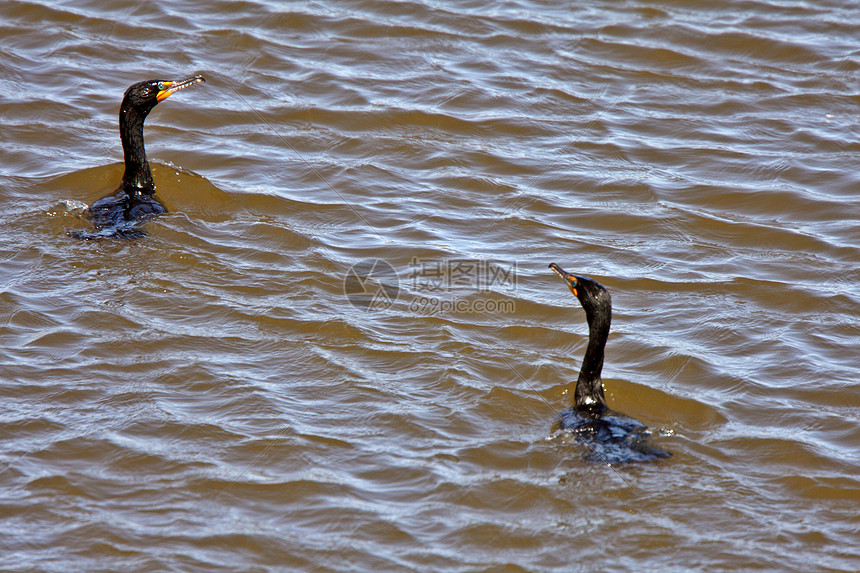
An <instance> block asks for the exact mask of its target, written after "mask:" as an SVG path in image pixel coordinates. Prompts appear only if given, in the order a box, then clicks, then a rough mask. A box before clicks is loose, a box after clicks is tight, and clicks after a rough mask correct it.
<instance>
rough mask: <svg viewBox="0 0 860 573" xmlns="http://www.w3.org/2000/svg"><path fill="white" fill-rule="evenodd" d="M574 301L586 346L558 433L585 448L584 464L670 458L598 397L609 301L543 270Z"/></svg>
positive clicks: (592, 288)
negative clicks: (585, 334) (585, 327)
mask: <svg viewBox="0 0 860 573" xmlns="http://www.w3.org/2000/svg"><path fill="white" fill-rule="evenodd" d="M549 268H551V269H552V270H553V271H554V272H555V274H557V275H558V276H559V277H561V279H562V280H564V282H565V283H566V284H567V286H568V287H569V288H570V291H571V292H572V293H573V295H574V296H575V297H576V298H577V300H579V302H580V304H581V305H582V308H583V310H585V318H586V320H587V321H588V330H589V332H588V346H587V347H586V349H585V356H584V357H583V359H582V367H581V369H580V371H579V377H578V378H577V380H576V390H575V391H574V404H573V408H571V409H569V410H565V411H564V412H562V413H561V415H560V417H559V428H560V429H562V430H569V431H571V432H573V434H574V435H575V436H576V438H577V439H578V440H579V441H580V442H582V443H584V444H586V446H587V447H588V453H587V454H586V456H585V457H586V459H588V460H590V461H598V462H604V463H625V462H642V461H649V460H654V459H659V458H666V457H669V456H671V455H672V454H671V453H670V452H667V451H665V450H661V449H659V448H656V447H654V446H652V445H650V443H649V441H648V436H649V433H648V429H647V428H646V426H645V425H644V424H642V423H641V422H638V421H636V420H634V419H633V418H629V417H627V416H624V415H622V414H618V413H616V412H613V411H611V410H610V409H609V408H608V407H607V405H606V397H605V396H604V394H603V381H602V379H601V373H602V371H603V356H604V349H605V347H606V340H607V338H608V337H609V326H610V323H611V322H612V299H611V297H610V296H609V291H607V290H606V289H605V288H604V287H603V285H601V284H600V283H598V282H597V281H595V280H593V279H590V278H588V277H583V276H578V275H572V274H570V273H568V272H566V271H565V270H564V269H562V268H561V267H560V266H558V265H557V264H555V263H551V264H550V265H549Z"/></svg>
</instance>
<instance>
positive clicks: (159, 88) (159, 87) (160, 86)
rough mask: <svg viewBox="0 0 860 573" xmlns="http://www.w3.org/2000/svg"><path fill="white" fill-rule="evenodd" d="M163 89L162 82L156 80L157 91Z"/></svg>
mask: <svg viewBox="0 0 860 573" xmlns="http://www.w3.org/2000/svg"><path fill="white" fill-rule="evenodd" d="M163 89H164V82H158V91H161V90H163Z"/></svg>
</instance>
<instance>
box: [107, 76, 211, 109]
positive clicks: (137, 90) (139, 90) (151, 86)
mask: <svg viewBox="0 0 860 573" xmlns="http://www.w3.org/2000/svg"><path fill="white" fill-rule="evenodd" d="M205 81H206V80H205V79H204V78H203V76H193V77H190V78H188V79H184V80H180V81H170V80H147V81H145V82H138V83H136V84H134V85H133V86H131V87H129V88H128V89H127V90H125V96H124V97H123V99H122V106H121V109H122V110H129V109H136V110H137V111H138V112H140V113H141V115H143V116H146V114H148V113H149V112H150V111H152V108H154V107H155V106H156V105H158V102H160V101H162V100H164V99H166V98H168V97H170V96H171V95H173V94H175V93H176V92H178V91H179V90H181V89H185V88H187V87H188V86H192V85H194V84H197V83H200V82H205Z"/></svg>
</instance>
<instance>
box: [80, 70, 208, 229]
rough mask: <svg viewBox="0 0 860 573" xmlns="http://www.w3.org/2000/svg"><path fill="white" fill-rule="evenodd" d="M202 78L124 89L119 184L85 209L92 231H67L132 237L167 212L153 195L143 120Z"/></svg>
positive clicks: (120, 134) (120, 125)
mask: <svg viewBox="0 0 860 573" xmlns="http://www.w3.org/2000/svg"><path fill="white" fill-rule="evenodd" d="M204 81H206V80H205V79H203V76H193V77H190V78H188V79H185V80H181V81H168V80H148V81H145V82H139V83H136V84H134V85H133V86H131V87H129V88H128V89H127V90H126V91H125V96H124V97H123V98H122V105H121V106H120V108H119V136H120V139H121V140H122V151H123V154H124V155H125V174H124V175H123V176H122V183H121V184H120V186H119V189H117V190H116V191H114V192H113V194H111V195H108V196H107V197H103V198H101V199H99V200H98V201H96V202H95V203H93V204H92V205H91V206H90V208H89V210H88V211H87V216H88V218H89V219H90V221H91V222H92V224H93V226H94V227H95V228H96V230H95V232H88V231H80V230H79V231H70V232H69V234H70V235H71V236H73V237H77V238H79V239H97V238H101V237H122V238H125V239H133V238H136V237H141V236H143V235H146V233H145V232H144V231H142V230H141V229H139V228H138V225H140V224H141V223H143V222H144V221H147V220H149V219H152V218H153V217H157V216H158V215H160V214H162V213H165V212H167V207H166V206H165V205H164V203H162V202H161V200H160V199H159V198H158V197H156V196H155V182H154V181H153V180H152V171H150V169H149V162H148V161H147V160H146V149H144V146H143V122H144V121H145V120H146V116H147V115H149V112H151V111H152V108H154V107H155V106H156V105H157V104H158V102H160V101H162V100H164V99H165V98H167V97H169V96H170V95H172V94H175V93H176V92H178V91H179V90H181V89H185V88H187V87H188V86H192V85H194V84H196V83H200V82H204Z"/></svg>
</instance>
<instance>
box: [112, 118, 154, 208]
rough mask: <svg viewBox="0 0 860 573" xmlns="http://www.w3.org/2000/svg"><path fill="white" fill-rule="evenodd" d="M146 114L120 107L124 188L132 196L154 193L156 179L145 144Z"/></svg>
mask: <svg viewBox="0 0 860 573" xmlns="http://www.w3.org/2000/svg"><path fill="white" fill-rule="evenodd" d="M145 119H146V114H141V113H140V112H139V111H138V110H136V109H134V108H129V109H125V108H123V109H120V112H119V136H120V139H121V140H122V151H123V154H124V155H125V174H124V175H123V176H122V189H123V190H124V191H125V192H126V193H127V194H128V195H130V196H135V195H152V194H153V193H155V181H154V180H153V179H152V171H150V169H149V162H148V161H147V160H146V149H145V148H144V146H143V122H144V120H145Z"/></svg>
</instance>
